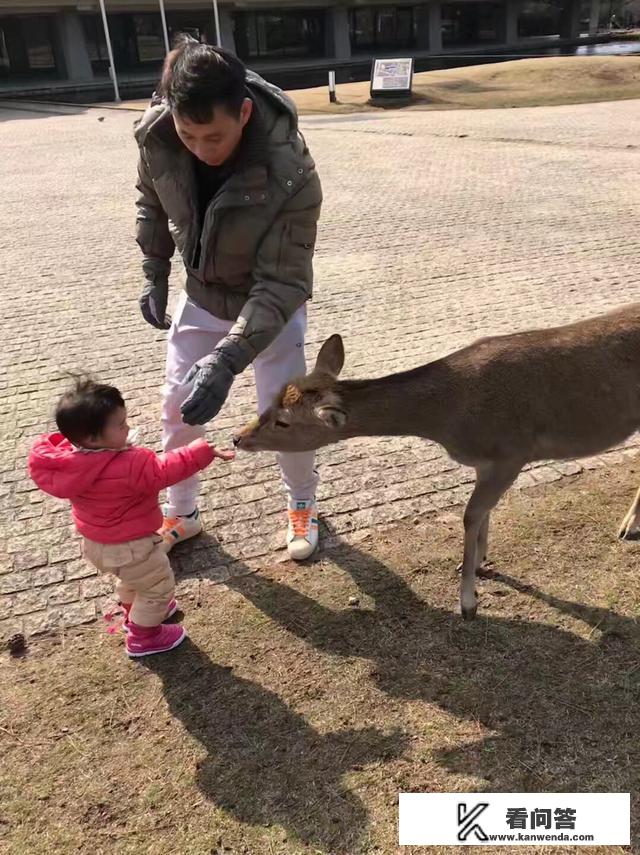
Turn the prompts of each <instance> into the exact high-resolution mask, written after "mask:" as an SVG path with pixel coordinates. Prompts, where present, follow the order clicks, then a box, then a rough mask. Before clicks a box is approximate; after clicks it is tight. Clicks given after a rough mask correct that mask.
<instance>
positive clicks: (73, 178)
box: [0, 101, 640, 637]
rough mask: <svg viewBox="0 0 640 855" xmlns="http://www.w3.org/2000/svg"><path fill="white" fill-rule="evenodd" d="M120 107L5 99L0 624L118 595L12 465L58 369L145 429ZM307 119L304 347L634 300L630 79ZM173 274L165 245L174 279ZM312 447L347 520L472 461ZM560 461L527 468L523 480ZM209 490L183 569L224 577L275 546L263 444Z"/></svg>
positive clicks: (219, 473) (410, 506) (452, 482)
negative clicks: (27, 104) (493, 102)
mask: <svg viewBox="0 0 640 855" xmlns="http://www.w3.org/2000/svg"><path fill="white" fill-rule="evenodd" d="M133 117H134V116H133V114H131V113H127V112H123V111H117V110H98V111H96V110H87V111H84V110H80V109H79V110H75V109H73V110H70V111H68V113H67V114H65V115H47V114H45V113H42V112H39V113H29V112H24V111H8V110H0V150H1V151H2V157H1V158H0V186H1V187H2V193H1V196H0V213H1V215H2V222H3V225H4V228H3V229H2V232H1V237H0V259H1V263H0V285H2V291H3V294H4V300H3V302H2V306H1V308H0V317H1V323H2V343H3V346H2V350H1V352H0V419H1V428H2V430H1V437H0V443H1V444H0V501H2V503H3V505H4V508H5V513H4V514H3V522H2V524H1V525H0V637H3V636H7V635H9V634H11V633H12V632H14V631H17V630H24V631H25V632H27V633H33V632H37V631H41V630H43V629H47V628H55V627H59V626H63V625H67V626H72V625H75V624H79V623H82V622H86V621H90V620H93V619H94V618H95V616H96V614H100V612H101V610H102V609H103V608H104V606H105V603H106V602H107V601H108V599H109V595H110V586H109V583H108V582H106V581H105V580H103V579H99V578H97V577H95V576H93V575H92V573H91V571H90V569H89V568H88V567H86V566H85V565H84V563H83V562H82V560H81V558H80V550H79V544H78V541H77V540H76V539H75V537H74V536H73V533H72V529H71V526H70V519H69V514H68V511H67V509H66V507H65V506H64V504H62V503H59V502H57V501H55V500H52V499H48V498H45V497H43V496H42V495H40V494H39V493H38V492H37V491H35V490H34V489H33V485H32V484H31V483H30V481H29V480H28V478H27V476H26V473H25V458H26V454H27V450H28V447H29V445H30V443H31V441H32V438H33V437H34V435H36V434H37V433H39V432H41V431H42V430H44V429H45V428H47V427H48V425H49V424H50V422H49V423H48V417H49V415H50V412H51V408H52V405H53V402H54V401H55V398H56V396H57V395H58V394H59V392H60V391H61V390H62V389H63V387H64V386H65V383H66V379H65V372H66V371H69V370H72V369H91V370H92V371H93V372H95V373H96V374H97V375H98V376H99V377H100V378H102V379H104V380H106V381H110V382H113V383H116V384H117V385H118V386H119V387H120V388H121V389H122V390H123V392H124V393H125V395H126V397H127V399H128V401H129V405H130V409H131V410H132V412H133V419H132V420H133V422H134V423H136V424H137V425H139V426H140V427H141V428H142V430H143V435H144V437H145V440H146V442H147V443H149V444H151V445H152V446H154V447H157V446H158V442H159V429H158V428H159V425H158V420H159V400H160V389H161V384H162V363H163V351H164V341H163V335H162V334H159V333H156V332H155V331H153V330H151V328H149V327H147V326H146V325H145V324H144V323H143V322H142V320H141V319H140V318H139V316H138V310H137V305H136V300H137V295H138V290H139V286H140V281H141V277H140V272H139V257H138V251H137V247H136V245H135V243H134V239H133V220H134V216H133V199H134V191H133V181H134V172H135V157H136V152H135V146H134V144H133V141H132V138H131V123H132V119H133ZM99 119H103V121H99ZM303 128H304V131H305V135H306V137H307V140H308V142H309V144H310V146H311V148H312V150H313V152H314V155H315V157H316V159H317V162H318V167H319V169H320V172H321V175H322V178H323V182H324V188H325V195H326V204H325V208H324V216H323V222H322V228H321V232H320V237H319V245H318V252H317V264H316V272H317V275H316V279H317V286H316V297H315V299H314V301H313V304H312V312H311V328H310V336H309V349H308V353H309V357H310V358H311V357H313V356H314V355H315V353H316V351H317V349H318V347H319V345H320V343H321V342H322V341H323V340H324V338H325V337H326V336H327V335H329V334H330V333H333V332H340V333H342V335H343V336H344V338H345V342H346V349H347V366H346V376H361V375H365V374H369V375H379V374H381V373H383V372H388V371H392V370H399V369H404V368H408V367H411V366H414V365H417V364H420V363H422V362H425V361H426V360H428V359H431V358H433V357H436V356H438V355H441V354H443V353H445V352H447V351H449V350H451V349H453V348H456V347H458V346H461V345H464V344H465V343H468V342H469V341H471V340H472V339H474V338H475V337H477V336H478V335H480V334H482V335H484V334H489V333H501V332H508V331H513V330H518V329H523V328H526V327H529V326H535V325H553V324H556V323H561V322H567V321H571V320H574V319H577V318H580V317H584V316H587V315H589V314H593V313H596V312H599V311H602V310H606V309H608V308H610V307H614V306H617V305H619V304H621V303H625V302H628V301H631V300H636V299H638V292H639V286H640V270H639V267H638V257H637V255H638V251H637V235H638V234H639V233H640V204H639V203H640V184H639V182H638V180H637V176H638V172H639V169H640V149H639V147H638V145H639V143H638V141H639V140H640V101H627V102H617V103H613V104H594V105H579V106H570V107H554V108H544V109H543V108H538V109H528V110H503V111H486V112H480V111H468V112H467V111H464V112H463V111H461V112H458V111H456V112H437V113H417V112H412V113H405V114H398V113H396V114H385V115H384V116H380V115H379V114H375V115H364V116H354V117H348V116H347V117H345V116H343V117H339V118H338V119H336V120H332V119H327V118H326V117H317V118H316V117H309V118H307V119H305V120H304V121H303ZM180 276H181V272H180V269H179V267H178V266H177V265H176V268H175V271H174V274H173V284H174V285H175V289H176V293H177V289H178V288H179V284H180ZM253 407H254V395H253V387H252V377H251V372H250V371H249V372H247V376H246V378H245V377H243V378H242V379H241V381H240V382H238V384H237V386H236V388H235V390H234V394H233V397H232V399H231V400H230V402H229V404H228V406H227V407H226V409H225V410H224V412H223V414H222V415H221V417H220V418H219V419H218V420H217V422H216V423H215V425H213V427H212V429H211V436H212V437H214V438H215V439H216V441H218V442H219V443H224V442H226V440H227V438H228V436H229V434H230V432H231V430H232V428H233V427H235V426H237V425H239V424H241V423H242V422H243V421H244V420H245V419H246V418H247V416H248V415H249V414H250V413H251V412H252V410H253ZM633 444H634V443H633V442H631V443H629V446H630V447H632V446H633ZM621 453H622V452H617V453H616V454H614V458H616V459H617V458H619V456H620V454H621ZM627 453H631V452H630V451H628V452H627ZM602 464H603V460H602V459H600V460H595V461H591V462H589V463H588V465H590V466H595V465H602ZM320 468H321V473H322V479H323V483H322V488H321V492H320V500H321V511H322V513H323V515H324V517H325V520H326V521H327V522H328V523H329V525H330V526H331V528H332V530H333V532H334V533H335V534H339V535H347V534H349V533H353V532H358V531H361V530H365V529H367V528H369V527H371V526H377V525H381V524H386V523H388V522H392V521H394V520H397V519H400V518H402V517H405V516H418V515H420V514H422V513H425V512H430V511H433V510H435V509H438V508H445V507H447V506H451V505H454V504H457V503H459V502H460V500H461V499H462V498H463V497H464V496H465V495H466V494H467V491H468V489H469V482H470V473H469V472H468V471H466V470H463V469H461V468H460V467H457V466H454V465H453V464H452V463H451V462H450V461H449V460H448V459H447V458H446V457H445V456H444V455H443V453H442V452H441V451H440V450H439V449H438V448H436V447H435V446H432V445H429V444H425V443H423V442H420V441H417V440H413V439H386V440H380V439H375V440H374V439H371V440H356V441H352V442H351V443H349V444H345V445H343V446H341V447H337V448H334V449H331V450H325V451H323V452H322V453H321V455H320ZM575 471H579V466H578V465H577V464H564V465H560V466H553V465H548V466H541V467H536V468H535V469H533V470H531V471H529V472H527V473H524V474H523V476H522V477H521V480H520V485H521V486H528V485H530V484H533V483H535V482H536V481H546V480H552V479H557V478H559V477H561V475H562V474H569V473H571V472H575ZM202 509H203V515H204V520H205V523H206V526H207V528H208V530H209V532H210V533H212V534H213V535H214V536H215V540H214V539H211V538H209V539H200V542H199V543H194V544H193V545H189V546H185V547H181V548H180V549H181V551H180V552H178V551H176V559H175V566H176V570H177V573H178V575H179V577H180V578H183V579H184V578H187V577H189V578H191V579H193V578H194V577H196V578H204V579H208V580H213V581H220V580H224V579H225V578H227V577H228V576H229V574H231V573H237V572H244V571H246V568H247V567H254V566H255V565H256V563H258V564H259V563H264V561H266V560H267V559H269V558H272V557H274V556H275V557H278V555H279V553H278V552H277V550H278V549H279V548H280V547H281V545H282V529H283V516H282V499H281V497H280V494H279V488H278V482H277V474H276V471H275V468H274V466H273V463H272V460H271V458H270V456H269V455H263V456H260V457H250V458H242V459H241V460H239V461H238V462H237V463H236V464H235V465H233V467H229V468H226V467H223V466H215V467H213V468H212V469H211V470H210V472H209V473H208V475H207V478H206V483H205V493H204V498H203V503H202ZM216 541H217V542H216ZM310 572H311V571H310ZM181 584H183V585H185V584H187V582H184V581H183V582H182V583H181Z"/></svg>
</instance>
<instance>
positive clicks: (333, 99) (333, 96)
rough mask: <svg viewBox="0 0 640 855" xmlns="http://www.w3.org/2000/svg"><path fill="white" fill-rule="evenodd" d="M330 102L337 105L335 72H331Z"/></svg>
mask: <svg viewBox="0 0 640 855" xmlns="http://www.w3.org/2000/svg"><path fill="white" fill-rule="evenodd" d="M329 101H330V102H331V103H332V104H335V103H336V73H335V71H330V72H329Z"/></svg>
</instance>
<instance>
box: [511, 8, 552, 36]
mask: <svg viewBox="0 0 640 855" xmlns="http://www.w3.org/2000/svg"><path fill="white" fill-rule="evenodd" d="M560 16H561V5H560V3H559V2H558V3H554V2H545V0H528V2H526V3H524V4H523V5H522V6H521V8H520V13H519V15H518V36H520V38H525V39H526V38H531V37H535V36H554V35H557V34H559V33H560Z"/></svg>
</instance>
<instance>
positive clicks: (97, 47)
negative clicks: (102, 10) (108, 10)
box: [82, 15, 109, 71]
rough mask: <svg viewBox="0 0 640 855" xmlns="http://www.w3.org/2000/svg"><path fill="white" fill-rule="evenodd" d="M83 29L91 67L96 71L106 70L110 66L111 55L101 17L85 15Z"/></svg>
mask: <svg viewBox="0 0 640 855" xmlns="http://www.w3.org/2000/svg"><path fill="white" fill-rule="evenodd" d="M82 29H83V30H84V40H85V44H86V46H87V52H88V54H89V60H90V61H91V67H92V68H93V70H94V71H105V70H106V69H107V68H108V67H109V55H108V53H107V43H106V41H105V38H104V30H103V28H102V21H101V20H100V17H99V16H98V15H83V16H82Z"/></svg>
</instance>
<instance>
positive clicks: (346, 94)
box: [96, 43, 640, 116]
mask: <svg viewBox="0 0 640 855" xmlns="http://www.w3.org/2000/svg"><path fill="white" fill-rule="evenodd" d="M639 49H640V43H639ZM288 94H289V95H290V96H291V97H292V98H293V100H294V101H295V102H296V105H297V107H298V110H299V112H300V114H301V115H303V116H304V115H314V114H324V113H326V114H329V115H331V114H343V113H361V112H365V111H376V110H378V111H379V110H381V109H386V108H383V107H375V106H372V105H371V104H369V83H368V81H366V82H364V83H345V84H342V85H338V87H337V96H338V103H337V104H330V103H329V96H328V91H327V88H326V87H325V86H321V87H318V88H316V89H297V90H293V91H290V92H289V93H288ZM414 94H415V98H414V101H413V103H412V104H410V105H409V106H407V107H402V108H400V109H405V110H457V109H491V108H496V107H542V106H551V105H554V104H556V105H557V104H581V103H585V102H590V101H617V100H620V99H624V98H640V56H560V57H544V58H542V59H519V60H513V61H511V62H498V63H490V64H487V65H474V66H469V67H467V68H453V69H451V70H450V71H425V72H421V73H420V74H416V75H415V77H414ZM147 104H148V101H147V100H139V101H126V102H125V103H124V104H122V105H121V106H122V108H124V109H127V110H131V109H134V110H135V109H138V110H144V109H146V107H147ZM96 106H103V107H113V106H114V105H113V104H102V105H96ZM394 109H395V108H394Z"/></svg>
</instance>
